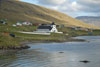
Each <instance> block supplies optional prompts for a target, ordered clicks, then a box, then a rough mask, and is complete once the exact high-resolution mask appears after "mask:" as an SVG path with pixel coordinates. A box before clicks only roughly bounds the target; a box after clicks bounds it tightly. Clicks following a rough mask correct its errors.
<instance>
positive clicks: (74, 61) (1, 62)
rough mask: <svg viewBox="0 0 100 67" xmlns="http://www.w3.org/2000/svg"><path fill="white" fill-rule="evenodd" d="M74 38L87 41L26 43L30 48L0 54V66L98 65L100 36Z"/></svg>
mask: <svg viewBox="0 0 100 67" xmlns="http://www.w3.org/2000/svg"><path fill="white" fill-rule="evenodd" d="M76 38H79V39H86V40H87V41H86V42H65V43H31V44H28V45H29V46H31V48H30V49H26V50H21V51H18V52H14V53H13V52H12V53H10V52H9V53H7V54H5V55H2V56H1V57H0V67H100V36H80V37H76ZM60 52H63V53H60ZM83 60H88V61H90V63H87V64H86V63H82V62H79V61H83Z"/></svg>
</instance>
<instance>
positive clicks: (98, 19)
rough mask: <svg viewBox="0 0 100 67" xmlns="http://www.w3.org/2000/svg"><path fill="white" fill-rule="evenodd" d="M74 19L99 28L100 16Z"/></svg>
mask: <svg viewBox="0 0 100 67" xmlns="http://www.w3.org/2000/svg"><path fill="white" fill-rule="evenodd" d="M76 19H79V20H81V21H83V22H85V23H88V24H93V25H95V26H98V27H100V16H79V17H76Z"/></svg>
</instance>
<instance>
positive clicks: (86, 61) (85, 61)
mask: <svg viewBox="0 0 100 67" xmlns="http://www.w3.org/2000/svg"><path fill="white" fill-rule="evenodd" d="M80 62H83V63H89V62H90V61H88V60H83V61H80Z"/></svg>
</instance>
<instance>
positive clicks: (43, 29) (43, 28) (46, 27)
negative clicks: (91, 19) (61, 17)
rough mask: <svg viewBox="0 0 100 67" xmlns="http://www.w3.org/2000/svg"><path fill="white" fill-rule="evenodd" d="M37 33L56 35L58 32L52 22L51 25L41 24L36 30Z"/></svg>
mask: <svg viewBox="0 0 100 67" xmlns="http://www.w3.org/2000/svg"><path fill="white" fill-rule="evenodd" d="M37 32H45V33H57V32H58V30H57V28H56V24H55V23H54V22H52V24H41V25H40V26H39V27H38V28H37Z"/></svg>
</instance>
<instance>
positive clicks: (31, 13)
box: [0, 0, 97, 28]
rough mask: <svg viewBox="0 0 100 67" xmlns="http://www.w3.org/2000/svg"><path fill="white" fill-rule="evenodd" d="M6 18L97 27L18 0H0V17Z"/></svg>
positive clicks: (12, 20)
mask: <svg viewBox="0 0 100 67" xmlns="http://www.w3.org/2000/svg"><path fill="white" fill-rule="evenodd" d="M5 18H6V19H8V20H9V21H10V22H16V21H32V22H37V23H51V22H52V21H53V22H55V23H56V24H64V25H66V26H80V27H87V28H91V27H92V28H97V27H95V26H90V25H88V24H85V23H83V22H80V21H79V20H76V19H74V18H72V17H69V16H67V15H65V14H63V13H60V12H57V11H55V10H51V9H48V8H44V7H41V6H38V5H34V4H29V3H25V2H21V1H18V0H0V19H5Z"/></svg>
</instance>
